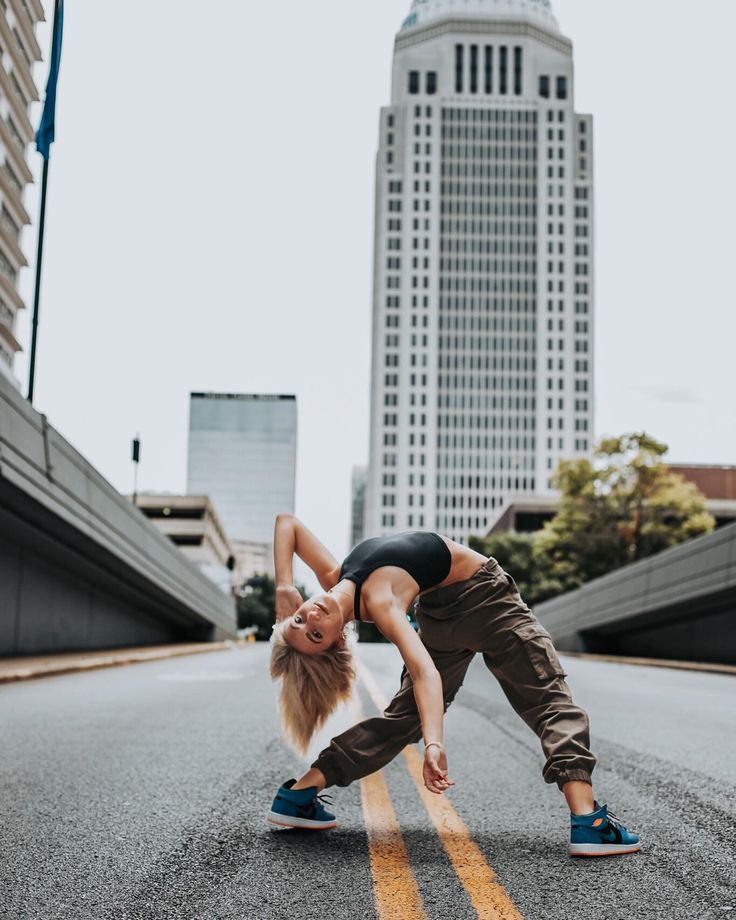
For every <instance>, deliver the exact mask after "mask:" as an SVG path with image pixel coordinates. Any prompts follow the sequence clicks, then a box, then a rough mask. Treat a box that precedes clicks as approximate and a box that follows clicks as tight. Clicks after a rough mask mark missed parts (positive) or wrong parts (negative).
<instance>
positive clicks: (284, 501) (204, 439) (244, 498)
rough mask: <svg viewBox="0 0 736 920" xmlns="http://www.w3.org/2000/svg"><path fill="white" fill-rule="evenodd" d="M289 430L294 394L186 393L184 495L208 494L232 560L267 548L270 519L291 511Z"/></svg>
mask: <svg viewBox="0 0 736 920" xmlns="http://www.w3.org/2000/svg"><path fill="white" fill-rule="evenodd" d="M296 426H297V407H296V397H295V396H274V395H262V394H255V395H251V394H242V393H192V394H191V399H190V412H189V450H188V466H187V492H188V493H189V494H190V495H208V496H209V497H210V499H211V500H212V502H213V504H214V506H215V508H217V511H218V514H219V515H220V518H221V519H222V522H223V526H224V528H225V531H226V532H227V534H228V537H229V538H230V539H231V540H232V542H233V545H234V546H235V548H236V555H237V547H238V545H239V544H240V543H246V544H257V543H260V544H265V545H266V546H267V547H270V546H271V544H272V543H273V528H274V521H275V519H276V515H277V514H278V513H279V512H280V511H285V512H290V513H292V514H293V512H294V501H295V491H296V436H297V427H296ZM251 550H252V546H251V549H249V550H248V551H249V552H251Z"/></svg>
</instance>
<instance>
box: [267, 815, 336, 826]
mask: <svg viewBox="0 0 736 920" xmlns="http://www.w3.org/2000/svg"><path fill="white" fill-rule="evenodd" d="M268 823H269V824H272V825H273V826H274V827H303V828H306V829H307V830H310V831H327V830H330V828H333V827H337V821H331V822H329V823H327V822H325V821H310V820H309V818H292V817H291V815H280V814H279V813H278V812H277V811H269V813H268Z"/></svg>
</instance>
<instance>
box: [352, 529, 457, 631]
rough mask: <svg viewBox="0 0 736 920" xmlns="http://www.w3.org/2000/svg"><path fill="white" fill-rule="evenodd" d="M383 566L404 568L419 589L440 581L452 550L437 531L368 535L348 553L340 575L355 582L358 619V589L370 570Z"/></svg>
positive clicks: (445, 571)
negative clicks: (368, 537) (383, 535)
mask: <svg viewBox="0 0 736 920" xmlns="http://www.w3.org/2000/svg"><path fill="white" fill-rule="evenodd" d="M384 565H394V566H396V567H397V568H400V569H404V571H405V572H408V573H409V575H411V577H412V578H413V579H414V581H416V583H417V584H418V585H419V590H420V591H426V590H427V589H428V588H434V587H436V586H437V585H438V584H440V582H443V581H444V580H445V579H446V578H447V576H448V575H449V574H450V569H451V568H452V553H451V552H450V548H449V547H448V545H447V544H446V543H445V541H444V540H443V539H442V537H441V536H440V535H439V534H436V533H426V532H424V531H419V530H411V531H408V532H407V533H398V534H395V535H394V536H390V537H371V538H370V539H368V540H364V541H363V542H362V543H359V544H358V545H357V546H356V547H355V549H354V550H352V552H350V553H349V554H348V556H347V557H346V558H345V561H344V562H343V564H342V567H341V569H340V578H341V579H342V578H346V579H347V580H348V581H352V582H355V585H356V588H355V619H356V620H360V589H361V587H362V586H363V582H364V581H365V580H366V578H368V576H369V575H370V574H371V572H375V570H376V569H380V568H381V567H382V566H384Z"/></svg>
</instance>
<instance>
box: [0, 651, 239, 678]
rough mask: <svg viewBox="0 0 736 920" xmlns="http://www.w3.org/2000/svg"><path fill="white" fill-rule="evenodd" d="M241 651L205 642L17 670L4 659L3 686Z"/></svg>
mask: <svg viewBox="0 0 736 920" xmlns="http://www.w3.org/2000/svg"><path fill="white" fill-rule="evenodd" d="M237 647H238V643H235V642H202V643H196V644H189V645H179V646H176V645H173V646H157V647H154V648H148V649H147V648H135V649H120V650H118V651H110V650H107V651H106V652H105V651H102V652H100V653H99V654H94V653H92V654H84V655H82V654H80V655H79V657H74V655H73V653H70V654H69V655H66V654H63V655H60V656H58V657H55V656H53V655H50V656H49V657H48V658H44V659H42V660H36V659H35V658H34V660H33V664H30V665H24V664H23V663H22V662H23V659H16V661H17V666H16V667H8V668H7V670H5V669H3V662H2V659H0V684H9V683H15V682H16V681H20V680H35V679H36V678H40V677H56V676H57V675H59V674H73V673H77V672H80V671H96V670H99V669H101V668H114V667H118V666H120V665H126V664H141V663H143V662H146V661H163V660H164V659H166V658H179V657H182V656H184V655H200V654H203V653H206V652H224V651H229V650H231V649H235V648H237Z"/></svg>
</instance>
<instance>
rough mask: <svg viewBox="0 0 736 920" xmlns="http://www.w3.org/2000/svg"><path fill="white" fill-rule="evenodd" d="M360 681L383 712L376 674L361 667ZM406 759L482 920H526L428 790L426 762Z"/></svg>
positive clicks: (408, 752)
mask: <svg viewBox="0 0 736 920" xmlns="http://www.w3.org/2000/svg"><path fill="white" fill-rule="evenodd" d="M360 677H361V679H362V681H363V683H364V684H365V686H366V688H367V690H368V692H369V693H370V695H371V697H372V698H373V702H374V703H375V704H376V706H377V707H378V708H379V709H380V710H381V711H383V710H384V709H385V708H386V706H387V705H388V700H387V699H386V698H385V696H384V695H383V693H382V691H381V688H380V687H379V686H378V682H377V681H376V679H375V677H374V676H373V674H371V672H370V671H369V670H368V669H367V668H366V666H365V665H363V664H361V667H360ZM404 757H405V758H406V762H407V766H408V769H409V773H410V774H411V777H412V779H413V780H414V782H415V784H416V787H417V789H418V790H419V795H420V798H421V800H422V802H423V803H424V807H425V808H426V809H427V812H428V814H429V816H430V818H431V819H432V823H433V824H434V826H435V829H436V830H437V833H438V834H439V837H440V840H441V841H442V845H443V846H444V848H445V852H446V853H447V855H448V857H449V859H450V862H451V863H452V866H453V868H454V870H455V874H456V875H457V877H458V878H459V879H460V882H461V883H462V885H463V887H464V888H465V890H466V891H467V893H468V896H469V897H470V900H471V902H472V904H473V907H474V908H475V912H476V914H477V915H478V917H479V918H481V920H523V917H522V915H521V914H520V913H519V911H518V910H517V908H516V907H515V905H514V903H513V901H512V900H511V898H510V897H509V896H508V894H507V893H506V890H505V889H504V887H503V885H501V884H500V883H499V882H498V881H497V880H496V873H495V872H494V871H493V869H492V868H491V867H490V866H489V865H488V863H487V862H486V860H485V858H484V857H483V854H482V853H481V851H480V848H479V847H478V845H477V844H476V843H475V841H474V840H473V839H472V837H471V836H470V832H469V831H468V828H467V827H466V825H465V822H464V821H463V820H462V818H461V817H460V816H459V815H458V813H457V812H456V811H455V809H454V808H453V807H452V805H451V804H450V802H449V800H448V799H446V798H445V796H444V795H435V794H434V793H432V792H429V791H428V790H427V789H426V788H425V786H424V780H423V778H422V764H423V760H422V758H421V757H420V756H419V752H418V751H417V749H416V748H415V747H414V745H409V746H408V747H406V748H404Z"/></svg>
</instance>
